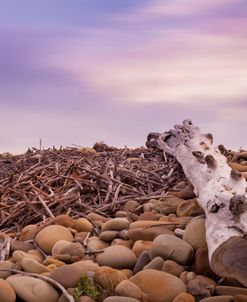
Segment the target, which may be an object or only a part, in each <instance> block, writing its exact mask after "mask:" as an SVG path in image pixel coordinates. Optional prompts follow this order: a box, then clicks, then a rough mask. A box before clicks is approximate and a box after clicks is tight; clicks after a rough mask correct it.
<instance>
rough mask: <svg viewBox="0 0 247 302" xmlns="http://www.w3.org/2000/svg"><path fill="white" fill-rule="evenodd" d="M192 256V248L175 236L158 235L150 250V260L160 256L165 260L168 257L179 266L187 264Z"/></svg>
mask: <svg viewBox="0 0 247 302" xmlns="http://www.w3.org/2000/svg"><path fill="white" fill-rule="evenodd" d="M193 255H194V249H193V247H192V246H191V245H190V244H189V243H187V242H185V241H184V240H182V239H180V238H178V237H176V236H175V235H166V234H165V235H159V236H158V237H156V238H155V239H154V241H153V243H152V247H151V250H150V256H151V258H152V259H153V258H155V257H157V256H160V257H162V258H163V259H164V260H166V259H167V257H169V258H170V259H171V260H174V261H176V262H177V263H179V264H188V263H189V262H190V261H191V259H192V257H193Z"/></svg>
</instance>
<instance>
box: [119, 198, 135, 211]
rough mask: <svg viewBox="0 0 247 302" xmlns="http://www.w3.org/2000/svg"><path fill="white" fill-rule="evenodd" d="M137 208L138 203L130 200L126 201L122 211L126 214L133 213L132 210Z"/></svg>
mask: <svg viewBox="0 0 247 302" xmlns="http://www.w3.org/2000/svg"><path fill="white" fill-rule="evenodd" d="M138 207H139V202H137V201H136V200H134V199H130V200H128V201H127V202H126V203H125V204H124V206H123V209H122V210H123V211H126V212H129V211H130V212H131V211H133V210H135V209H136V208H138Z"/></svg>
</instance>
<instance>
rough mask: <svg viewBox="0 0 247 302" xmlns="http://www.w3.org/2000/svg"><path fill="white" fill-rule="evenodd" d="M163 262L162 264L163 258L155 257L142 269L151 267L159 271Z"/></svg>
mask: <svg viewBox="0 0 247 302" xmlns="http://www.w3.org/2000/svg"><path fill="white" fill-rule="evenodd" d="M163 264H164V259H163V258H161V257H155V258H154V259H153V260H152V261H150V262H149V263H148V264H146V265H145V266H144V268H143V269H148V268H151V269H157V270H158V271H161V270H162V267H163Z"/></svg>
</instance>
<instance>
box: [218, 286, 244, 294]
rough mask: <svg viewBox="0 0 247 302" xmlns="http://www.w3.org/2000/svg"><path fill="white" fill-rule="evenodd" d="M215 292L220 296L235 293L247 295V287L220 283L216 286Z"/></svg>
mask: <svg viewBox="0 0 247 302" xmlns="http://www.w3.org/2000/svg"><path fill="white" fill-rule="evenodd" d="M214 293H215V294H216V295H218V296H220V295H232V296H234V295H238V294H242V295H247V288H244V287H235V286H223V285H219V286H216V288H215V292H214Z"/></svg>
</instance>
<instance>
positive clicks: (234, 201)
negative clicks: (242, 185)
mask: <svg viewBox="0 0 247 302" xmlns="http://www.w3.org/2000/svg"><path fill="white" fill-rule="evenodd" d="M229 210H230V212H231V213H232V215H233V217H234V219H239V216H240V215H241V214H242V213H244V212H245V211H246V210H247V198H246V197H245V196H243V195H235V196H233V197H232V198H231V199H230V204H229Z"/></svg>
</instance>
